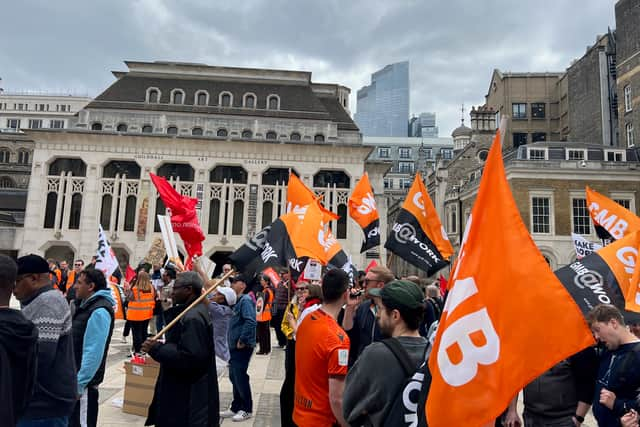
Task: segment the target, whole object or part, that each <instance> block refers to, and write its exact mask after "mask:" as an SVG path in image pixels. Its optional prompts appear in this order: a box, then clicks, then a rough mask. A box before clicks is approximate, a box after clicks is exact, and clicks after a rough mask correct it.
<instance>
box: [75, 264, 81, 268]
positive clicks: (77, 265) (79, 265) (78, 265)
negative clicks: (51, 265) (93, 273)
mask: <svg viewBox="0 0 640 427" xmlns="http://www.w3.org/2000/svg"><path fill="white" fill-rule="evenodd" d="M73 266H74V267H82V264H73Z"/></svg>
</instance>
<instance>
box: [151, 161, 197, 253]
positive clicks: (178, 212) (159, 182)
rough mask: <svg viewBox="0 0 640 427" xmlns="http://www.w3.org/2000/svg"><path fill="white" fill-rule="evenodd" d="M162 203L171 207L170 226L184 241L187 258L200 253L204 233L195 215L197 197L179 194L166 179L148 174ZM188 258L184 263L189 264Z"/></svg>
mask: <svg viewBox="0 0 640 427" xmlns="http://www.w3.org/2000/svg"><path fill="white" fill-rule="evenodd" d="M149 175H150V176H151V181H152V182H153V184H154V185H155V186H156V189H157V190H158V194H159V195H160V198H161V199H162V202H163V203H164V205H165V206H166V207H167V208H169V209H171V226H172V227H173V231H175V232H176V233H178V235H179V236H180V237H181V238H182V241H183V242H184V248H185V249H186V250H187V254H188V255H189V258H192V257H194V256H196V255H197V256H200V255H202V241H203V240H204V233H203V232H202V228H200V224H199V222H198V216H197V215H196V204H197V203H198V199H196V198H194V197H188V196H183V195H181V194H179V193H178V192H177V191H176V190H175V189H174V188H173V187H172V186H171V184H169V182H167V180H166V179H164V178H162V177H160V176H157V175H154V174H152V173H150V174H149ZM189 262H190V261H189V260H187V263H186V264H185V265H188V264H189Z"/></svg>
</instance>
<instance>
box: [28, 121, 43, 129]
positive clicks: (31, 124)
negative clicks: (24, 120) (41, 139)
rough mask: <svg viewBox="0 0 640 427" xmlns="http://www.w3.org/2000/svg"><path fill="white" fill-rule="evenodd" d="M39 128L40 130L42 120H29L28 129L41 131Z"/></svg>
mask: <svg viewBox="0 0 640 427" xmlns="http://www.w3.org/2000/svg"><path fill="white" fill-rule="evenodd" d="M41 128H42V120H40V119H31V120H29V129H41Z"/></svg>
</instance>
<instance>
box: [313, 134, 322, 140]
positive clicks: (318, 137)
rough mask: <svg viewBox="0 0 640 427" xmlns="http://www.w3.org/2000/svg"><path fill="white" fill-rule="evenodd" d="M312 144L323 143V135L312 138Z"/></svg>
mask: <svg viewBox="0 0 640 427" xmlns="http://www.w3.org/2000/svg"><path fill="white" fill-rule="evenodd" d="M313 142H324V135H323V134H321V133H319V134H317V135H316V136H314V137H313Z"/></svg>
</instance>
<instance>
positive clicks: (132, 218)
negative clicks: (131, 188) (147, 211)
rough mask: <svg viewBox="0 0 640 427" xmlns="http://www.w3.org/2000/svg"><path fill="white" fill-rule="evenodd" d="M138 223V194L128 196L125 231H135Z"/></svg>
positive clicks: (125, 211) (125, 210)
mask: <svg viewBox="0 0 640 427" xmlns="http://www.w3.org/2000/svg"><path fill="white" fill-rule="evenodd" d="M135 224H136V196H134V195H130V196H128V197H127V202H126V203H125V209H124V231H133V230H134V228H135Z"/></svg>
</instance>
